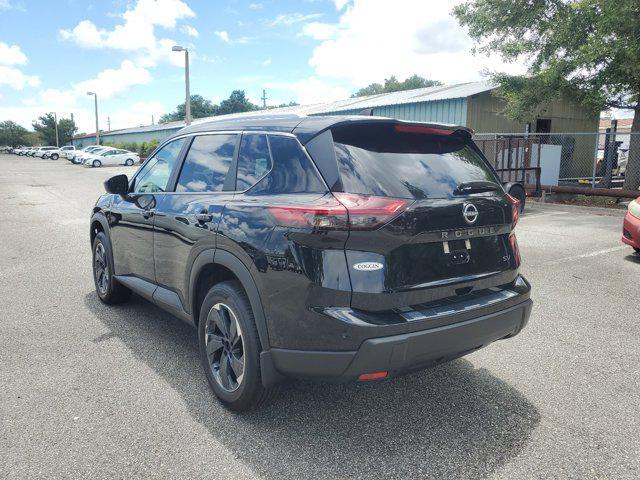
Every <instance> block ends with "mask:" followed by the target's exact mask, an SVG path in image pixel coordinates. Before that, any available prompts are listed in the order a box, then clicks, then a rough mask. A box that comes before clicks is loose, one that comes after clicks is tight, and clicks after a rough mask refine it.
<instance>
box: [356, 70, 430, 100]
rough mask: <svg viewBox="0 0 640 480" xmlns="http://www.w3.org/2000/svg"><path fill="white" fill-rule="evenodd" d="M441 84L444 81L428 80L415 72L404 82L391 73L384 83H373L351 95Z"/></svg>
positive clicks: (357, 95)
mask: <svg viewBox="0 0 640 480" xmlns="http://www.w3.org/2000/svg"><path fill="white" fill-rule="evenodd" d="M439 85H442V82H439V81H437V80H428V79H426V78H424V77H421V76H419V75H415V74H414V75H412V76H410V77H409V78H407V79H406V80H404V81H402V82H400V81H398V79H397V78H396V77H395V75H391V76H390V77H389V78H386V79H385V80H384V85H382V84H380V83H371V84H369V85H367V86H366V87H363V88H361V89H360V90H358V91H357V92H356V93H354V94H353V95H351V96H352V97H364V96H365V95H377V94H379V93H389V92H399V91H401V90H413V89H415V88H425V87H437V86H439Z"/></svg>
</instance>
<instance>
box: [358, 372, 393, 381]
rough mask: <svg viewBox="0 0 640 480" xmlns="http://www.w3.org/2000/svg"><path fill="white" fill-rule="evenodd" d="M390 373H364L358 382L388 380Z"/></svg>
mask: <svg viewBox="0 0 640 480" xmlns="http://www.w3.org/2000/svg"><path fill="white" fill-rule="evenodd" d="M387 375H388V372H374V373H363V374H362V375H360V376H359V377H358V380H360V381H361V382H366V381H367V380H382V379H383V378H387Z"/></svg>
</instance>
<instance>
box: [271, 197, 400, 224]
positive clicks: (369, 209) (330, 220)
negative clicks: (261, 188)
mask: <svg viewBox="0 0 640 480" xmlns="http://www.w3.org/2000/svg"><path fill="white" fill-rule="evenodd" d="M410 203H411V200H406V199H402V198H387V197H372V196H367V195H354V194H351V193H334V194H333V196H332V197H329V198H325V199H324V200H323V201H322V203H319V204H316V205H313V206H312V205H304V206H303V205H290V206H289V205H286V206H280V205H279V206H273V207H269V212H270V213H271V215H273V217H274V218H275V220H276V222H277V223H278V225H283V226H288V227H298V228H319V229H324V230H347V229H349V228H353V229H356V230H372V229H374V228H377V227H379V226H381V225H384V224H385V223H387V222H389V221H391V220H392V219H393V218H394V217H396V216H397V215H398V214H400V213H401V212H402V211H403V210H404V209H405V208H407V206H408V205H409V204H410Z"/></svg>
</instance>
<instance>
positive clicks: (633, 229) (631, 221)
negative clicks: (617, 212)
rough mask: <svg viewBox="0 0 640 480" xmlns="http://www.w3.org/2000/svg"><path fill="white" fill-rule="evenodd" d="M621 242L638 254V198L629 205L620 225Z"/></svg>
mask: <svg viewBox="0 0 640 480" xmlns="http://www.w3.org/2000/svg"><path fill="white" fill-rule="evenodd" d="M622 241H623V242H624V243H626V244H627V245H631V246H632V247H633V249H634V250H635V251H636V252H637V253H640V197H638V198H636V199H635V200H633V201H632V202H631V203H630V204H629V209H628V211H627V215H626V216H625V217H624V224H623V225H622Z"/></svg>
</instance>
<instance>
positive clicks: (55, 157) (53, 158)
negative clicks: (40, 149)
mask: <svg viewBox="0 0 640 480" xmlns="http://www.w3.org/2000/svg"><path fill="white" fill-rule="evenodd" d="M59 158H60V156H59V155H58V154H57V153H54V154H53V155H51V160H58V159H59Z"/></svg>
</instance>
